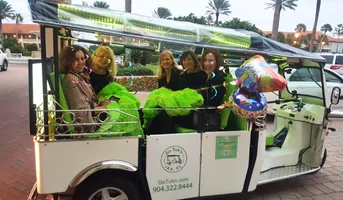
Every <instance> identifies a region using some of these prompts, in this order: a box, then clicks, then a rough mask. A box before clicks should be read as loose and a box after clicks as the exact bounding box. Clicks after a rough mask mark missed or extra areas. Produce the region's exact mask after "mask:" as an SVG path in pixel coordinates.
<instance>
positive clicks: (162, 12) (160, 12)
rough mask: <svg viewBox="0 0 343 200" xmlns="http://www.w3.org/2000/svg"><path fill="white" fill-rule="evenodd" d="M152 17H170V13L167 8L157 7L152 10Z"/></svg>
mask: <svg viewBox="0 0 343 200" xmlns="http://www.w3.org/2000/svg"><path fill="white" fill-rule="evenodd" d="M152 15H153V17H157V18H162V19H170V18H171V16H172V13H171V12H170V10H169V9H168V8H164V7H158V8H157V10H154V11H153V12H152Z"/></svg>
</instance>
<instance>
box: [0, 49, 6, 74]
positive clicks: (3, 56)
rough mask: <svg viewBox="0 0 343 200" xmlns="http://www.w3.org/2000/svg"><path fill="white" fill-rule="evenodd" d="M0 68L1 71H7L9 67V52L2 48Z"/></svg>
mask: <svg viewBox="0 0 343 200" xmlns="http://www.w3.org/2000/svg"><path fill="white" fill-rule="evenodd" d="M0 69H1V71H7V69H8V59H7V54H6V53H4V51H3V50H2V49H0Z"/></svg>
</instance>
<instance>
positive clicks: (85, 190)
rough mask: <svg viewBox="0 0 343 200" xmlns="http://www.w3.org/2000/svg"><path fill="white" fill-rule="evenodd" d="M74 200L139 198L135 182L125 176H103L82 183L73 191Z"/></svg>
mask: <svg viewBox="0 0 343 200" xmlns="http://www.w3.org/2000/svg"><path fill="white" fill-rule="evenodd" d="M73 199H74V200H110V199H120V200H139V199H140V195H139V191H138V189H137V188H136V186H135V184H134V183H133V182H132V181H130V180H127V179H125V178H103V179H101V180H99V181H97V180H92V181H88V182H85V183H82V184H81V185H80V186H78V187H77V189H76V191H75V193H74V198H73Z"/></svg>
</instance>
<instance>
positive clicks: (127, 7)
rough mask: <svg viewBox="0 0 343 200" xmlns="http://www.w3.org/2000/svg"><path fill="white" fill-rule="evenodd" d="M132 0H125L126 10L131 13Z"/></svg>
mask: <svg viewBox="0 0 343 200" xmlns="http://www.w3.org/2000/svg"><path fill="white" fill-rule="evenodd" d="M131 3H132V2H131V0H125V12H128V13H131V10H132V9H131Z"/></svg>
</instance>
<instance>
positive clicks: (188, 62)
mask: <svg viewBox="0 0 343 200" xmlns="http://www.w3.org/2000/svg"><path fill="white" fill-rule="evenodd" d="M182 66H183V68H185V69H186V70H188V71H191V70H193V69H194V68H195V62H194V60H193V58H192V56H191V55H190V54H188V55H187V56H186V58H185V59H184V60H182Z"/></svg>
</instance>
